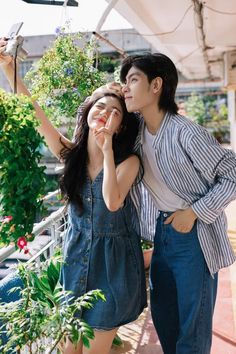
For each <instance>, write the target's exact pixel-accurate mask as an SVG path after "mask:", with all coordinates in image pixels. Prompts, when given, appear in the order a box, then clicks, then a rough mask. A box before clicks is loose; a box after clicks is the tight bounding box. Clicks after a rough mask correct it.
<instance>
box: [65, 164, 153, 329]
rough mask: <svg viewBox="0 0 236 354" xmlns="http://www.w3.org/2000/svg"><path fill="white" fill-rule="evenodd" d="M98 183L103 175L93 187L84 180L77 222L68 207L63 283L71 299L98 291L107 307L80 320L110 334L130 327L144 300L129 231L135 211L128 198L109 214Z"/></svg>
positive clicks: (139, 259) (138, 255)
mask: <svg viewBox="0 0 236 354" xmlns="http://www.w3.org/2000/svg"><path fill="white" fill-rule="evenodd" d="M102 180H103V171H101V172H100V173H99V174H98V176H97V177H96V179H95V180H94V181H93V182H91V181H90V179H89V177H87V179H86V182H85V183H84V185H83V187H82V190H81V197H82V200H83V207H84V210H83V214H82V215H81V216H80V215H79V214H78V211H77V209H76V207H75V206H74V205H70V206H69V211H68V214H69V216H68V217H69V227H68V231H67V235H66V239H65V243H64V259H65V264H64V265H63V267H62V282H63V285H64V288H65V290H71V291H72V292H73V295H74V296H75V297H79V296H81V295H83V294H84V293H86V292H87V291H89V290H94V289H101V290H102V291H103V293H104V295H105V297H106V301H105V302H103V301H101V300H99V301H98V302H96V303H95V304H94V308H92V309H89V310H83V313H82V314H81V316H82V318H83V319H84V320H85V321H86V322H87V323H88V324H89V325H90V326H91V327H93V328H95V329H103V330H110V329H112V328H115V327H119V326H121V325H124V324H126V323H129V322H131V321H134V320H135V319H136V318H137V317H138V316H139V315H140V313H141V312H142V311H143V309H144V307H146V305H147V304H146V302H147V299H146V283H145V272H144V265H143V255H142V250H141V245H140V236H139V235H138V234H137V233H136V232H135V230H134V229H135V227H134V220H135V218H137V216H136V211H135V208H134V206H133V204H132V202H131V198H130V197H129V196H127V198H126V201H125V205H124V207H122V208H120V209H119V210H118V211H116V212H110V211H109V210H108V209H107V207H106V205H105V202H104V200H103V196H102ZM136 221H137V219H136ZM137 222H138V221H137Z"/></svg>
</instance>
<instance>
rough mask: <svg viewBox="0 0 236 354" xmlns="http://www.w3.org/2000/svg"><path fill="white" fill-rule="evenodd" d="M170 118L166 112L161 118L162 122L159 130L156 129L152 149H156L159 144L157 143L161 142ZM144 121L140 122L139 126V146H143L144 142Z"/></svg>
mask: <svg viewBox="0 0 236 354" xmlns="http://www.w3.org/2000/svg"><path fill="white" fill-rule="evenodd" d="M170 118H171V114H170V113H169V112H167V113H166V114H165V116H164V118H163V121H162V123H161V126H160V129H158V131H157V133H156V136H155V139H154V141H153V147H154V148H157V145H158V143H159V141H160V140H161V138H162V136H163V134H164V132H165V130H166V128H167V126H168V123H169V121H170ZM145 126H146V125H145V121H144V119H142V121H141V126H140V144H141V145H143V142H144V129H145Z"/></svg>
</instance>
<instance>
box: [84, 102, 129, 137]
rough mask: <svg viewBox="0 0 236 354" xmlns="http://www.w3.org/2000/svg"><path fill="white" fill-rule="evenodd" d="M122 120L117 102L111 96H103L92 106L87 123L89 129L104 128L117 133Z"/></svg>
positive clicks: (121, 111) (121, 113)
mask: <svg viewBox="0 0 236 354" xmlns="http://www.w3.org/2000/svg"><path fill="white" fill-rule="evenodd" d="M111 113H112V114H111ZM122 119H123V110H122V106H121V104H120V102H119V100H118V99H117V98H115V97H112V96H104V97H102V98H100V99H99V100H97V102H96V103H95V104H94V105H93V106H92V108H91V109H90V111H89V114H88V118H87V121H88V126H89V128H90V129H99V128H101V127H104V126H106V127H109V129H110V130H111V131H113V132H117V131H118V130H119V127H120V125H121V122H122Z"/></svg>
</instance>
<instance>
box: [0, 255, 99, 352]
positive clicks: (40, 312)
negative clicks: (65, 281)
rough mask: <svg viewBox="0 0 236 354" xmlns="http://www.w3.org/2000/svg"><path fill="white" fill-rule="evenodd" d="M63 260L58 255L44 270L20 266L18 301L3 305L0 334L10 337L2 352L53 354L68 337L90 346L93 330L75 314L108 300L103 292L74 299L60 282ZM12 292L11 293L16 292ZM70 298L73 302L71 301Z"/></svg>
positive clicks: (42, 267)
mask: <svg viewBox="0 0 236 354" xmlns="http://www.w3.org/2000/svg"><path fill="white" fill-rule="evenodd" d="M61 264H62V257H61V255H60V253H59V252H57V253H56V254H55V255H54V256H53V257H51V259H49V260H44V261H43V262H41V269H40V271H39V270H38V267H37V265H36V264H34V263H28V264H21V265H20V266H19V267H18V271H19V276H20V278H21V279H22V282H23V284H24V286H23V288H22V289H20V294H21V296H20V298H19V300H18V301H15V302H10V303H3V304H1V305H0V320H1V322H2V323H3V325H2V327H1V329H0V334H1V332H5V331H6V334H7V337H8V341H7V343H5V344H4V345H2V346H1V347H0V350H1V353H3V354H4V353H8V352H9V351H10V350H12V349H13V348H15V349H16V350H17V353H19V354H20V353H21V352H24V350H27V353H30V354H45V353H46V354H50V353H52V352H53V350H54V349H55V348H57V347H58V346H60V345H62V346H63V342H64V340H65V339H66V337H70V340H71V341H72V343H73V344H76V343H77V342H78V341H79V340H82V341H83V344H84V345H85V346H86V347H89V340H90V339H93V338H94V332H93V329H92V328H91V327H90V326H89V325H88V324H87V323H86V322H84V321H83V319H82V318H78V317H75V316H74V314H75V313H76V312H77V311H79V312H80V311H81V309H83V308H84V309H89V308H91V307H92V306H93V305H94V302H96V301H98V300H101V301H105V297H104V295H103V294H102V292H101V291H100V290H92V291H90V292H88V293H86V294H85V295H83V296H81V297H79V298H77V299H74V298H73V297H71V294H70V292H65V291H64V290H63V288H62V286H61V284H60V283H59V277H60V268H61ZM15 290H16V289H12V290H11V291H15ZM68 297H69V298H70V301H68Z"/></svg>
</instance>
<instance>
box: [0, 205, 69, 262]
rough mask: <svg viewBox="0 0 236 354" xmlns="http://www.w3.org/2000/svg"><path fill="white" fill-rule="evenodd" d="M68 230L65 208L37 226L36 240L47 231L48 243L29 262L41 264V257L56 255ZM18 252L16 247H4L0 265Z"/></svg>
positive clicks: (34, 231)
mask: <svg viewBox="0 0 236 354" xmlns="http://www.w3.org/2000/svg"><path fill="white" fill-rule="evenodd" d="M66 228H67V215H66V211H65V207H61V208H59V209H58V210H57V211H55V212H53V213H52V214H50V215H49V216H48V217H47V218H45V220H43V221H41V222H39V223H37V224H35V226H34V228H33V231H32V232H33V234H34V235H35V240H36V241H37V239H38V238H39V237H42V235H43V234H44V232H45V231H46V232H47V234H48V235H49V240H48V243H47V244H46V245H45V246H44V247H43V248H42V249H41V250H39V251H38V252H37V253H36V254H35V255H33V257H31V258H30V259H29V261H30V262H31V261H36V262H40V256H41V255H45V257H47V258H48V257H50V256H52V255H53V254H54V251H55V248H56V247H58V246H60V245H62V243H63V235H64V233H65V231H66ZM15 251H16V248H15V246H14V245H10V246H7V247H2V248H1V249H0V263H1V262H3V261H4V260H6V259H7V258H8V257H9V256H11V255H12V254H13V253H14V252H15Z"/></svg>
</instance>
